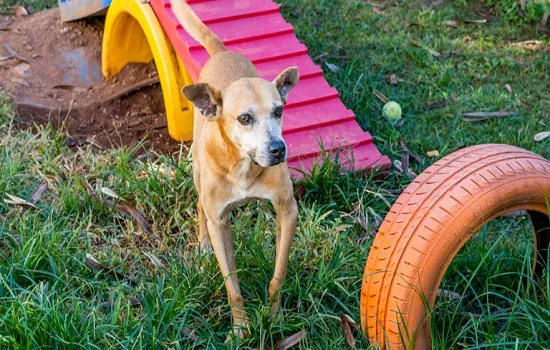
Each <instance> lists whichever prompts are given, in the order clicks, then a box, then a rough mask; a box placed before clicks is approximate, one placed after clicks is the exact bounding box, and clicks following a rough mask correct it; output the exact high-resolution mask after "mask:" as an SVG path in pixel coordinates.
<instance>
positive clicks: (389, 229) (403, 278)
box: [59, 0, 550, 349]
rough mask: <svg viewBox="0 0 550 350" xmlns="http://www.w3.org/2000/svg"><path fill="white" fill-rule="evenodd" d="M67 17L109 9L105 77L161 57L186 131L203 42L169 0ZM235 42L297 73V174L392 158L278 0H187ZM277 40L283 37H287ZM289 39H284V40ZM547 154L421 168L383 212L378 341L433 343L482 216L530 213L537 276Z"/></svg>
mask: <svg viewBox="0 0 550 350" xmlns="http://www.w3.org/2000/svg"><path fill="white" fill-rule="evenodd" d="M59 1H60V11H61V14H62V18H63V20H65V21H69V20H76V19H79V18H83V17H86V16H91V15H97V14H103V13H105V12H106V13H107V17H106V22H105V32H104V39H103V53H102V54H103V74H104V76H105V77H106V78H111V77H113V76H115V75H116V74H117V73H118V72H119V71H120V70H121V69H122V68H123V67H124V66H125V65H126V64H127V63H129V62H144V63H146V62H150V61H151V60H152V59H154V60H155V63H156V66H157V71H158V75H159V80H160V82H161V87H162V92H163V96H164V102H165V106H166V115H167V119H168V130H169V133H170V135H171V136H172V137H173V138H174V139H176V140H190V139H191V135H192V126H193V106H192V105H191V104H190V103H189V102H188V101H187V100H186V99H185V98H184V96H183V94H182V93H181V92H180V89H181V87H182V86H183V85H185V84H187V83H191V82H192V81H194V80H196V79H197V76H198V74H199V72H200V69H201V67H202V65H203V64H204V63H205V61H206V60H207V58H208V56H207V53H206V51H205V50H204V49H203V48H202V47H201V46H200V45H199V44H198V43H197V42H195V41H194V40H193V39H191V38H190V37H189V36H188V35H187V33H185V31H184V30H183V29H182V28H181V26H180V25H179V24H178V23H177V22H176V20H175V18H174V15H173V13H172V12H171V9H170V1H169V0H150V1H147V0H59ZM188 2H189V3H190V4H191V6H192V7H193V9H194V10H195V12H196V13H197V14H198V15H199V17H200V18H201V19H202V20H203V21H204V22H205V23H206V24H207V25H208V26H209V27H210V28H211V29H212V30H213V31H214V32H215V33H216V34H218V36H220V38H221V39H222V40H223V41H224V43H225V44H226V46H227V47H228V48H229V49H230V50H233V51H237V52H241V53H242V54H244V55H245V56H247V57H248V58H250V59H251V60H252V61H253V62H254V63H255V64H256V66H257V68H258V71H259V72H260V74H261V76H262V77H264V78H266V79H273V78H274V77H275V75H276V74H277V73H279V72H280V71H282V70H283V68H286V67H288V66H292V65H296V66H298V68H299V71H300V75H301V81H300V83H299V84H298V86H297V87H296V88H295V90H294V91H293V94H292V95H291V98H290V100H289V103H288V104H287V106H286V108H285V110H286V112H285V127H284V137H285V140H286V141H287V144H288V146H289V152H290V154H289V161H288V162H289V166H290V167H294V168H296V169H298V170H297V171H295V172H294V173H293V174H294V176H296V177H300V174H301V171H304V172H307V170H308V169H309V168H310V167H311V165H312V164H313V163H314V162H315V161H317V158H318V155H319V152H320V150H321V148H320V144H319V143H321V144H322V145H323V147H324V149H325V150H329V151H330V150H333V151H334V150H341V154H340V160H341V161H342V158H343V156H345V157H348V158H350V159H352V160H353V161H352V160H350V161H349V162H348V163H347V167H348V168H349V169H350V170H358V169H365V168H370V167H388V166H389V165H390V162H389V159H388V158H387V157H385V156H382V155H381V154H380V153H379V152H378V150H377V149H376V147H375V146H374V144H373V140H372V137H371V135H370V134H369V133H367V132H364V131H363V130H361V128H360V127H359V125H358V124H357V123H356V121H355V115H354V114H353V112H352V111H350V110H348V109H347V108H345V106H344V105H343V104H342V102H341V101H340V99H339V98H338V93H337V91H336V90H335V89H333V88H332V87H330V86H329V85H328V83H327V82H326V81H325V79H324V78H323V75H322V70H321V69H320V68H319V67H318V66H316V65H315V64H314V63H313V61H312V60H311V59H310V57H309V56H308V53H307V48H306V47H305V46H304V45H303V44H301V43H300V42H299V41H298V39H297V38H296V37H295V36H294V31H293V28H292V26H291V25H290V24H288V23H287V22H285V21H284V19H283V18H282V16H281V15H280V13H279V8H278V6H277V5H276V4H275V3H273V2H272V1H271V0H188ZM279 43H281V44H280V45H279ZM282 43H284V45H283V44H282ZM549 195H550V161H548V160H546V159H544V158H542V157H540V156H538V155H536V154H533V153H531V152H528V151H526V150H523V149H520V148H517V147H512V146H506V145H481V146H474V147H470V148H466V149H462V150H459V151H457V152H455V153H453V154H451V155H448V156H447V157H445V158H443V159H441V160H439V161H438V162H436V163H435V164H433V165H432V166H431V167H429V168H428V169H426V170H425V171H424V172H423V173H422V174H421V175H420V176H418V177H417V178H416V179H415V180H414V181H413V182H412V183H411V184H410V185H409V187H408V188H407V189H406V190H405V192H404V193H403V194H402V195H401V196H400V197H399V198H398V200H397V201H396V203H395V204H394V205H393V207H392V208H391V209H390V211H389V213H388V215H387V216H386V218H385V220H384V222H383V224H382V226H381V227H380V230H379V232H378V235H377V236H376V238H375V240H374V243H373V246H372V248H371V251H370V254H369V257H368V260H367V264H366V267H365V273H364V279H363V285H362V290H361V325H362V329H363V331H364V332H365V333H366V334H368V336H369V338H370V340H371V342H372V343H373V344H377V345H378V346H380V347H386V348H391V349H403V348H413V347H414V348H416V349H428V348H430V324H429V320H430V317H429V312H428V311H427V308H426V304H427V306H428V307H429V308H431V307H433V304H434V301H435V297H436V293H437V290H438V288H439V284H440V282H441V280H442V278H443V276H444V274H445V271H446V270H447V267H448V266H449V264H450V262H451V261H452V259H453V258H454V256H455V255H456V254H457V252H458V251H459V250H460V248H461V247H462V246H463V245H464V243H465V242H466V241H467V240H468V239H469V238H470V237H471V236H472V235H473V234H474V233H475V232H477V231H478V230H479V229H480V228H481V227H482V226H483V225H485V224H486V223H487V222H489V221H491V220H492V219H494V218H496V217H498V216H501V215H503V214H505V213H506V212H509V211H515V210H526V211H527V213H528V214H529V217H530V219H531V222H532V224H533V230H534V235H535V247H536V254H537V256H536V261H537V264H536V266H535V269H534V271H535V273H541V271H542V268H541V266H542V262H546V261H547V258H548V246H549V244H550V222H549V218H548V207H549V204H548V196H549Z"/></svg>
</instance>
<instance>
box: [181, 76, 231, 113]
mask: <svg viewBox="0 0 550 350" xmlns="http://www.w3.org/2000/svg"><path fill="white" fill-rule="evenodd" d="M181 91H182V92H183V94H184V95H185V97H187V99H188V100H189V101H191V102H192V103H193V105H194V106H195V107H196V108H198V109H199V111H200V112H201V113H202V115H204V116H205V117H206V118H207V119H210V120H212V119H214V118H216V117H217V116H219V115H220V114H221V112H222V94H221V93H220V92H219V91H218V90H216V89H214V88H213V87H212V86H210V85H208V84H192V85H187V86H185V87H184V88H183V89H182V90H181Z"/></svg>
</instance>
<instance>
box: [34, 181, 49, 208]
mask: <svg viewBox="0 0 550 350" xmlns="http://www.w3.org/2000/svg"><path fill="white" fill-rule="evenodd" d="M47 189H48V185H47V184H45V183H43V184H41V185H40V187H38V189H37V190H36V192H34V194H33V195H32V197H31V200H30V202H31V203H32V204H36V203H37V202H38V201H39V200H40V197H42V193H44V191H46V190H47Z"/></svg>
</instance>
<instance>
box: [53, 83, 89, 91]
mask: <svg viewBox="0 0 550 350" xmlns="http://www.w3.org/2000/svg"><path fill="white" fill-rule="evenodd" d="M54 89H59V90H68V91H74V92H86V91H88V90H89V88H85V87H81V86H74V85H64V84H60V85H55V86H54V87H52V90H54Z"/></svg>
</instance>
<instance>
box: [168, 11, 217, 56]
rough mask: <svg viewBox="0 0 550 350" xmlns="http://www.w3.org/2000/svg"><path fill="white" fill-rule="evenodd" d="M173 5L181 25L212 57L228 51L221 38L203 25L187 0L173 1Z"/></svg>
mask: <svg viewBox="0 0 550 350" xmlns="http://www.w3.org/2000/svg"><path fill="white" fill-rule="evenodd" d="M171 3H172V10H173V12H174V15H176V18H177V19H178V21H179V22H180V24H181V25H182V26H183V28H184V29H185V30H186V31H187V33H189V35H191V36H192V37H193V39H195V40H196V41H198V42H199V43H200V44H201V45H202V46H204V48H205V49H206V51H208V54H209V55H210V56H213V55H215V54H216V53H218V52H222V51H227V49H226V48H225V45H224V44H223V42H222V41H221V40H220V38H218V36H217V35H216V34H214V33H213V32H212V31H211V30H210V29H208V27H207V26H206V25H205V24H204V23H202V21H201V20H200V18H199V17H198V16H197V14H196V13H195V12H193V10H192V9H191V7H190V6H189V5H188V4H187V2H186V1H185V0H171Z"/></svg>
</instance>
